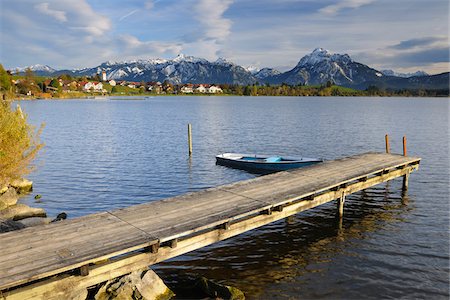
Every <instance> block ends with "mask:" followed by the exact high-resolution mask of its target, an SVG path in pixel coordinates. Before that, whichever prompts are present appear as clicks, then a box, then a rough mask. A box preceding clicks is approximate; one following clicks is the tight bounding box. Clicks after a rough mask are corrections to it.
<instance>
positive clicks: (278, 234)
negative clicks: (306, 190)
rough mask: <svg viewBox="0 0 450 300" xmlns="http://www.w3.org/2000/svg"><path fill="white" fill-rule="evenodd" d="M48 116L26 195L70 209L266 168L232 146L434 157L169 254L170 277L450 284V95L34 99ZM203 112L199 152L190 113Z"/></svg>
mask: <svg viewBox="0 0 450 300" xmlns="http://www.w3.org/2000/svg"><path fill="white" fill-rule="evenodd" d="M21 105H22V107H23V110H24V111H25V112H26V113H28V114H29V116H30V120H31V121H32V122H33V123H34V124H39V123H41V122H45V123H46V128H45V130H44V133H43V136H42V140H43V141H44V142H45V144H46V147H45V152H44V153H43V154H42V155H41V156H40V158H39V162H38V163H39V165H40V167H39V169H38V170H37V171H36V172H35V173H33V174H32V175H31V176H30V179H32V180H33V181H34V182H35V191H34V193H35V194H41V195H42V199H41V201H42V202H41V203H34V199H33V195H34V194H32V195H30V196H29V197H27V198H25V199H24V200H23V201H24V202H26V203H28V204H31V205H33V206H37V207H43V208H45V209H46V210H47V211H48V212H49V214H50V215H51V216H54V215H56V214H57V213H59V212H61V211H65V212H67V213H68V215H69V217H76V216H81V215H86V214H89V213H93V212H98V211H104V210H108V209H112V208H118V207H124V206H129V205H133V204H138V203H143V202H147V201H153V200H158V199H162V198H166V197H170V196H175V195H179V194H182V193H186V192H189V191H195V190H199V189H203V188H206V187H212V186H217V185H221V184H225V183H229V182H233V181H238V180H244V179H248V178H253V177H254V176H257V175H255V174H250V173H247V172H244V171H241V170H235V169H229V168H225V167H222V166H216V165H215V155H217V154H219V153H224V152H241V153H242V152H243V153H274V154H279V155H286V156H310V157H323V158H326V159H333V158H337V157H342V156H347V155H352V154H357V153H362V152H368V151H383V150H384V138H383V137H384V135H385V134H386V133H389V134H390V136H391V148H392V150H393V151H394V152H401V142H402V136H403V135H406V136H407V137H408V143H409V144H408V151H409V152H410V153H411V155H418V156H421V157H422V158H423V160H422V162H421V166H420V170H419V171H417V172H414V173H413V174H412V175H411V177H410V183H409V190H408V192H407V193H406V194H402V191H401V187H402V179H401V178H400V179H397V180H395V181H392V182H389V183H387V184H383V185H379V186H377V187H375V188H371V189H368V190H365V191H362V192H359V193H357V194H354V195H350V196H348V197H347V199H346V202H345V209H344V217H343V219H342V222H339V220H338V219H336V217H335V215H336V203H334V202H332V203H329V204H326V205H323V206H321V207H318V208H315V209H313V210H310V211H307V212H303V213H300V214H298V215H295V216H292V217H290V218H287V219H286V220H281V221H278V222H275V223H273V224H269V225H266V226H264V227H262V228H259V229H257V230H253V231H250V232H248V233H245V234H242V235H240V236H237V237H234V238H232V239H229V240H226V241H222V242H220V243H217V244H215V245H211V246H209V247H206V248H203V249H200V250H197V251H194V252H192V253H188V254H186V255H183V256H181V257H177V258H174V259H172V260H170V261H167V262H164V263H161V264H159V265H157V266H156V269H157V272H158V273H159V274H161V276H163V277H164V278H165V279H166V280H167V281H168V282H176V281H178V280H180V278H182V277H181V275H183V276H197V275H203V276H206V277H208V278H210V279H214V280H218V281H221V282H226V283H227V284H231V285H235V286H237V287H239V288H241V289H242V290H243V291H244V292H245V293H246V295H247V297H248V298H250V299H299V298H301V299H319V298H325V299H337V298H341V299H361V298H364V299H366V298H376V299H379V298H407V299H412V298H432V299H448V296H449V277H448V275H449V265H448V262H449V257H450V255H449V225H448V224H449V221H450V220H449V191H448V186H449V170H450V168H449V160H448V153H449V148H448V124H449V118H448V114H449V101H448V99H423V98H422V99H414V98H316V97H312V98H295V97H287V98H283V97H278V98H273V97H257V98H253V97H155V98H153V99H151V100H148V101H146V100H145V101H121V100H117V101H104V100H103V101H95V100H92V101H35V102H24V103H22V104H21ZM188 123H191V124H192V130H193V156H192V157H191V158H188V155H187V152H188V151H187V150H188V149H187V136H186V124H188Z"/></svg>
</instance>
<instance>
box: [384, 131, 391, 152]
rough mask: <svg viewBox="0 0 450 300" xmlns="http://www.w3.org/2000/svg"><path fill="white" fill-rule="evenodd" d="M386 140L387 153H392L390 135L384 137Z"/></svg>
mask: <svg viewBox="0 0 450 300" xmlns="http://www.w3.org/2000/svg"><path fill="white" fill-rule="evenodd" d="M384 140H385V141H386V153H389V152H391V149H390V146H389V135H387V134H386V135H385V136H384Z"/></svg>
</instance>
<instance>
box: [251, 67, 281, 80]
mask: <svg viewBox="0 0 450 300" xmlns="http://www.w3.org/2000/svg"><path fill="white" fill-rule="evenodd" d="M280 74H281V72H280V71H278V70H275V69H272V68H263V69H261V70H259V71H258V72H256V73H254V74H253V76H255V77H256V78H258V79H259V80H262V81H265V79H266V78H268V77H272V76H277V75H280Z"/></svg>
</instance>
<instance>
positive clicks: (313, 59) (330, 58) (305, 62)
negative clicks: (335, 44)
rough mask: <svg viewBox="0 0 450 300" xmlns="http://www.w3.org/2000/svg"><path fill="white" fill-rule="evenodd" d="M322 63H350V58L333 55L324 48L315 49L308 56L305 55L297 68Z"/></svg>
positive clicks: (345, 55) (346, 55) (343, 55)
mask: <svg viewBox="0 0 450 300" xmlns="http://www.w3.org/2000/svg"><path fill="white" fill-rule="evenodd" d="M323 61H326V62H328V63H333V62H337V61H343V62H350V61H351V58H350V56H348V54H333V53H331V52H330V51H328V50H326V49H324V48H316V49H314V51H313V52H311V53H310V54H307V55H305V56H304V57H303V58H302V59H301V60H300V62H299V63H298V65H297V66H301V67H303V66H313V65H316V64H318V63H321V62H323Z"/></svg>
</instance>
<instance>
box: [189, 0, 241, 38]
mask: <svg viewBox="0 0 450 300" xmlns="http://www.w3.org/2000/svg"><path fill="white" fill-rule="evenodd" d="M232 3H233V0H200V1H199V2H198V4H197V5H196V7H195V12H196V19H197V20H198V21H199V22H200V23H201V24H202V25H204V36H205V38H208V39H212V40H216V41H218V42H223V41H224V40H225V39H226V38H227V37H228V36H229V35H230V33H231V25H232V22H231V20H229V19H226V18H224V17H223V13H224V12H225V11H226V10H227V9H228V8H229V7H230V5H231V4H232Z"/></svg>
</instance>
